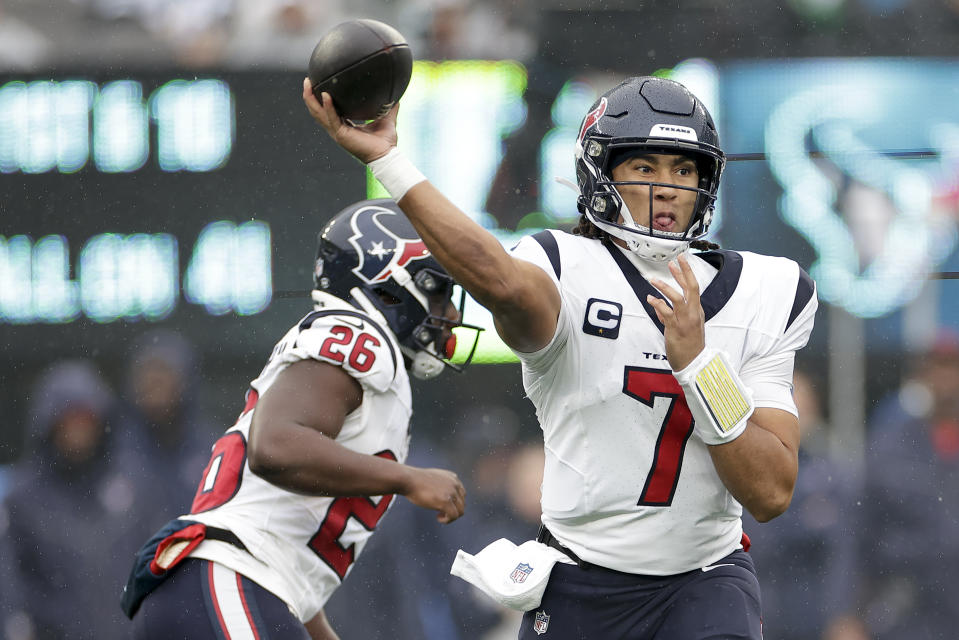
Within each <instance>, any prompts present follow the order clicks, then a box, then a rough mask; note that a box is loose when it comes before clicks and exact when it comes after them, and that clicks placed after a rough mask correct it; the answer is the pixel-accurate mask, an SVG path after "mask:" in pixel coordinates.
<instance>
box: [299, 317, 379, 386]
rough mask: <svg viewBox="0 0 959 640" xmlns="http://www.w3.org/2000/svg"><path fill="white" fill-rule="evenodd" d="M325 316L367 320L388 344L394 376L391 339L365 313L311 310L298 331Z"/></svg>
mask: <svg viewBox="0 0 959 640" xmlns="http://www.w3.org/2000/svg"><path fill="white" fill-rule="evenodd" d="M325 316H352V317H354V318H359V319H360V320H366V321H367V322H369V323H370V326H372V327H373V328H374V329H376V331H377V332H378V333H379V334H380V335H381V336H383V339H384V340H386V344H388V345H389V346H390V356H391V357H392V358H393V376H394V377H396V349H394V348H393V339H392V338H390V336H389V335H387V333H386V331H384V330H383V327H381V326H380V325H379V324H377V323H376V322H374V321H373V319H372V318H370V317H369V316H368V315H366V314H365V313H360V312H359V311H352V310H350V309H320V310H317V311H313V312H312V313H310V314H309V315H307V316H306V317H305V318H303V320H301V321H300V331H305V330H307V329H309V328H310V327H311V326H312V325H313V322H314V321H315V320H317V319H318V318H323V317H325Z"/></svg>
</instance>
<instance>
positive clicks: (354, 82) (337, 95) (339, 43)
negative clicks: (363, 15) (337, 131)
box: [309, 20, 413, 122]
mask: <svg viewBox="0 0 959 640" xmlns="http://www.w3.org/2000/svg"><path fill="white" fill-rule="evenodd" d="M412 73H413V54H412V53H411V52H410V46H409V45H408V44H407V43H406V39H405V38H403V36H402V35H401V34H400V32H399V31H397V30H396V29H394V28H393V27H391V26H389V25H388V24H383V23H382V22H379V21H377V20H350V21H348V22H344V23H342V24H338V25H337V26H335V27H333V29H332V30H331V31H330V32H329V33H327V34H326V35H325V36H323V38H322V39H321V40H320V41H319V43H317V45H316V48H315V49H313V55H311V56H310V66H309V76H310V84H311V85H312V86H313V93H314V94H315V95H316V97H317V99H318V100H319V99H320V94H321V93H322V92H324V91H325V92H327V93H329V94H330V95H331V96H332V97H333V105H334V106H335V107H336V110H337V111H338V112H339V114H340V115H341V116H343V117H344V118H348V119H349V120H352V121H354V122H363V121H366V120H376V119H377V118H379V117H381V116H383V115H385V114H386V113H387V112H388V111H389V110H390V109H391V108H392V107H393V105H394V104H396V101H397V100H399V99H400V97H401V96H402V95H403V92H404V91H406V87H407V85H409V83H410V76H411V75H412Z"/></svg>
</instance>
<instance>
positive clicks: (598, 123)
mask: <svg viewBox="0 0 959 640" xmlns="http://www.w3.org/2000/svg"><path fill="white" fill-rule="evenodd" d="M636 153H666V154H677V155H687V156H689V157H691V158H692V159H693V160H694V161H695V162H696V166H697V168H698V170H699V185H698V188H690V187H680V186H677V185H668V186H670V187H672V188H680V189H689V190H692V191H696V192H697V198H696V204H695V209H694V211H693V215H692V218H691V219H690V222H689V225H688V226H687V228H686V229H684V230H683V231H681V232H666V231H658V230H655V229H653V225H652V224H651V218H652V206H653V205H652V200H653V199H652V198H650V210H649V212H648V213H649V217H646V218H644V217H643V216H644V214H645V213H646V212H639V211H632V212H631V211H629V209H628V207H626V205H625V203H624V202H623V199H622V197H621V196H620V194H619V192H618V191H617V189H616V187H617V185H621V184H644V185H649V186H650V188H651V189H652V188H653V187H655V186H658V185H661V184H662V183H655V182H628V183H623V182H614V181H613V180H612V177H611V174H612V169H613V167H615V166H616V165H617V164H618V163H619V162H620V161H621V160H622V159H623V158H625V157H628V156H629V155H634V154H636ZM725 164H726V156H725V155H724V154H723V152H722V150H721V149H720V148H719V135H718V134H717V132H716V126H715V125H714V124H713V119H712V116H710V115H709V112H708V111H707V110H706V108H705V107H704V106H703V104H702V102H700V101H699V99H698V98H696V96H694V95H693V94H692V93H690V92H689V90H687V89H686V87H684V86H683V85H681V84H679V83H678V82H674V81H672V80H667V79H665V78H658V77H652V76H645V77H636V78H628V79H626V80H625V81H623V82H622V83H621V84H619V85H618V86H616V87H614V88H613V89H611V90H609V91H607V92H606V93H605V94H603V95H602V96H600V98H599V100H597V101H596V102H595V103H594V104H593V106H592V108H591V109H590V111H589V113H587V114H586V117H585V118H584V119H583V124H582V126H581V127H580V132H579V137H578V138H577V142H576V180H577V183H578V185H579V191H580V196H579V199H578V201H577V205H578V208H579V211H580V212H581V213H583V214H585V215H586V217H587V218H589V220H590V221H591V222H592V223H593V224H594V225H596V226H597V227H598V228H600V229H602V230H603V231H605V232H607V233H609V234H610V235H613V236H616V237H617V238H621V239H623V240H625V241H626V243H627V246H628V247H629V248H630V249H631V250H633V251H635V252H636V253H638V254H639V255H641V256H643V257H646V258H649V259H654V260H668V259H672V258H673V257H675V256H676V255H678V254H679V253H681V252H682V251H684V250H685V249H686V247H687V246H688V245H689V242H691V241H693V240H697V239H699V238H701V237H702V236H704V235H705V234H706V232H707V231H708V230H709V224H710V222H711V221H712V215H713V209H714V207H715V202H716V194H717V191H718V189H719V178H720V176H721V175H722V172H723V167H724V166H725ZM664 186H666V185H664ZM620 214H622V217H623V222H621V223H620V222H618V220H619V216H620Z"/></svg>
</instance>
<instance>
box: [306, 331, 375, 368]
mask: <svg viewBox="0 0 959 640" xmlns="http://www.w3.org/2000/svg"><path fill="white" fill-rule="evenodd" d="M330 333H332V334H334V336H337V337H333V336H330V337H329V338H327V339H326V340H324V341H323V345H322V346H321V347H320V355H321V356H323V357H324V358H329V359H330V360H332V361H333V362H336V363H342V362H343V360H344V359H345V357H344V355H343V353H342V352H340V351H334V350H333V347H334V346H345V345H348V344H349V343H350V342H352V341H353V330H352V329H350V328H349V327H345V326H343V325H337V326H335V327H333V328H332V329H330ZM368 344H371V345H372V346H374V347H378V346H380V341H379V340H377V339H376V338H375V337H374V336H371V335H370V334H368V333H361V334H360V335H359V337H358V338H357V339H356V344H354V345H353V348H352V349H351V350H350V359H349V362H350V366H351V367H353V369H355V370H356V371H358V372H359V373H366V372H367V371H369V370H370V367H372V366H373V363H374V362H376V354H375V353H373V352H372V351H370V350H369V349H367V345H368Z"/></svg>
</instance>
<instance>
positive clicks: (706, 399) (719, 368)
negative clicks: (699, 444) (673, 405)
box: [673, 347, 756, 445]
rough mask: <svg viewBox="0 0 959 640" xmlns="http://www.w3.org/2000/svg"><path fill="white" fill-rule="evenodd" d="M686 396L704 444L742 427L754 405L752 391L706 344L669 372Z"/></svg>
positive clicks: (724, 439) (725, 437)
mask: <svg viewBox="0 0 959 640" xmlns="http://www.w3.org/2000/svg"><path fill="white" fill-rule="evenodd" d="M673 375H674V376H675V377H676V380H678V381H679V384H680V386H682V388H683V392H684V393H685V395H686V404H687V405H688V406H689V410H690V412H691V413H692V414H693V420H695V423H696V435H698V436H699V438H700V439H701V440H702V441H703V442H705V443H706V444H710V445H716V444H724V443H726V442H730V441H732V440H735V439H736V438H738V437H739V436H740V435H742V432H743V431H745V430H746V422H747V421H748V420H749V417H750V416H751V415H752V414H753V410H754V409H755V408H756V407H755V405H754V404H753V399H752V391H750V390H749V388H748V387H747V386H746V385H745V384H743V381H742V380H741V379H740V377H739V374H738V373H737V372H736V370H735V369H733V367H732V366H731V365H730V364H729V357H728V356H727V355H726V354H725V353H724V352H722V351H719V350H717V349H711V348H709V347H706V348H705V349H703V350H702V351H701V352H700V353H699V355H698V356H696V357H695V358H694V359H693V361H692V362H690V363H689V365H687V366H686V368H685V369H683V370H682V371H676V372H674V373H673Z"/></svg>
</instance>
